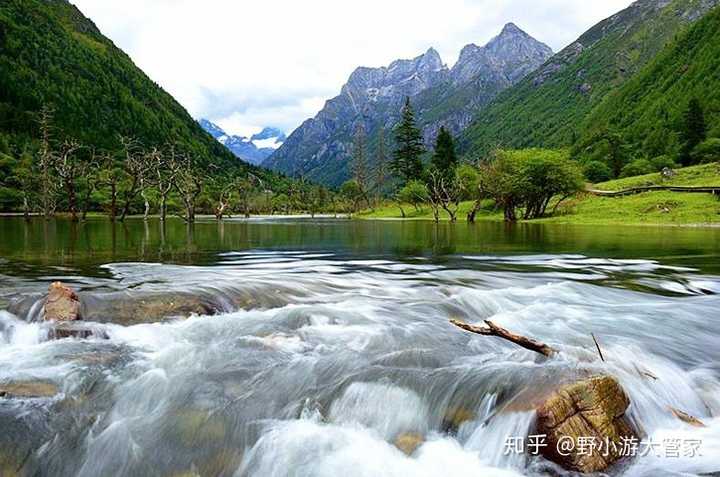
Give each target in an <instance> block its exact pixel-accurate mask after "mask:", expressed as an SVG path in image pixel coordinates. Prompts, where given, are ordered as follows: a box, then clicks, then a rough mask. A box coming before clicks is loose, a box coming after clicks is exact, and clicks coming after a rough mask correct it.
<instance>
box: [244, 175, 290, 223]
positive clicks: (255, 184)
mask: <svg viewBox="0 0 720 477" xmlns="http://www.w3.org/2000/svg"><path fill="white" fill-rule="evenodd" d="M235 184H236V187H237V191H238V194H239V197H240V208H241V210H242V213H243V215H244V216H245V218H246V219H247V218H250V199H251V198H252V194H253V192H256V191H258V190H261V189H262V188H263V181H262V180H261V179H260V178H259V177H258V176H256V175H255V174H253V173H251V172H248V174H247V177H244V178H240V179H238V180H237V181H236V182H235ZM301 193H302V191H301Z"/></svg>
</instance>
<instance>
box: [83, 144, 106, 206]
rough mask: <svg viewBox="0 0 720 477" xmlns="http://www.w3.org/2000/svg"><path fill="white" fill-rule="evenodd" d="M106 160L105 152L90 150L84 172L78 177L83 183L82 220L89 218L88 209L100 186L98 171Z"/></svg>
mask: <svg viewBox="0 0 720 477" xmlns="http://www.w3.org/2000/svg"><path fill="white" fill-rule="evenodd" d="M103 161H104V155H103V153H97V152H96V151H95V149H92V150H91V151H90V157H89V158H88V160H87V161H85V162H84V163H83V169H84V170H83V172H82V173H81V174H80V175H79V177H78V179H79V180H80V184H82V186H83V187H82V190H83V195H82V200H81V202H82V205H81V206H80V209H81V220H85V219H86V218H87V214H88V210H89V209H90V202H91V199H92V194H93V192H95V189H96V188H97V186H98V181H99V177H98V174H97V171H98V170H99V169H100V166H101V164H102V163H103Z"/></svg>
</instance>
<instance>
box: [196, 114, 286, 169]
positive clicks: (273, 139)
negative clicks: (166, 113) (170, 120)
mask: <svg viewBox="0 0 720 477" xmlns="http://www.w3.org/2000/svg"><path fill="white" fill-rule="evenodd" d="M198 122H199V123H200V126H201V127H202V128H203V129H204V130H205V131H207V132H208V133H209V134H210V135H211V136H212V137H214V138H215V139H216V140H217V141H218V142H219V143H220V144H222V145H223V146H225V147H226V148H228V149H229V150H230V151H231V152H232V153H233V154H235V156H236V157H238V158H240V159H242V160H243V161H245V162H248V163H250V164H255V165H259V164H260V163H262V162H263V161H264V160H265V159H267V158H268V157H269V156H270V155H271V154H272V153H273V152H275V150H276V149H278V148H279V147H280V146H282V144H283V142H284V141H285V139H286V136H285V133H284V132H282V131H281V130H279V129H277V128H270V127H266V128H264V129H263V130H262V131H260V132H259V133H257V134H253V135H252V137H250V138H248V137H245V136H235V135H230V134H228V133H226V132H225V131H224V130H223V129H222V128H221V127H220V126H218V125H217V124H215V123H213V122H211V121H208V120H207V119H201V120H200V121H198Z"/></svg>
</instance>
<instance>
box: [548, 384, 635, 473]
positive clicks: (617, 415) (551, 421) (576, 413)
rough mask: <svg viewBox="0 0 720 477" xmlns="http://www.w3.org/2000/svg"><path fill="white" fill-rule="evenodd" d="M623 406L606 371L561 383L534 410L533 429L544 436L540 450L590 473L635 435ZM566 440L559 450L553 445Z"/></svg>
mask: <svg viewBox="0 0 720 477" xmlns="http://www.w3.org/2000/svg"><path fill="white" fill-rule="evenodd" d="M629 405H630V399H629V398H628V396H627V395H626V394H625V392H624V391H623V389H622V387H621V386H620V384H619V383H618V382H617V380H616V379H615V378H613V377H611V376H595V377H592V378H589V379H586V380H583V381H579V382H576V383H573V384H569V385H567V386H563V387H562V388H560V389H559V390H557V391H556V392H554V393H553V394H552V395H551V396H550V397H549V398H548V399H547V400H546V401H545V402H544V403H543V404H542V405H541V406H540V407H539V408H538V409H537V421H536V422H537V424H536V426H537V428H536V431H537V434H538V435H546V436H547V441H546V442H547V446H545V447H542V448H541V450H542V452H543V455H544V456H545V457H546V458H547V459H550V460H551V461H553V462H556V463H557V464H559V465H561V466H562V467H563V468H565V469H568V470H575V471H578V472H584V473H590V472H599V471H602V470H604V469H606V468H608V467H609V466H610V465H612V464H613V463H615V462H616V461H618V460H619V459H620V458H621V457H622V448H623V441H624V440H625V439H630V438H637V433H636V432H635V430H634V429H633V428H632V426H631V425H630V424H629V423H628V421H627V419H626V418H625V411H626V410H627V408H628V406H629ZM570 441H572V445H568V447H567V448H566V449H565V450H563V449H562V448H561V449H559V448H558V447H559V446H558V443H563V442H564V443H566V444H569V442H570ZM590 442H592V443H593V444H589V443H590Z"/></svg>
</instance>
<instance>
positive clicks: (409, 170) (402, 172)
mask: <svg viewBox="0 0 720 477" xmlns="http://www.w3.org/2000/svg"><path fill="white" fill-rule="evenodd" d="M395 142H396V144H397V145H396V149H395V151H394V152H393V159H392V161H391V163H390V167H391V169H392V171H393V172H394V173H395V174H396V175H397V176H398V177H399V178H400V180H401V183H402V184H403V185H404V184H407V183H408V182H409V181H411V180H414V179H418V178H420V176H421V175H422V170H423V165H422V161H421V160H420V156H422V154H423V153H425V147H424V146H423V139H422V134H420V129H418V127H417V126H416V125H415V113H414V112H413V109H412V105H411V104H410V98H409V97H408V98H405V106H404V107H403V109H402V117H401V119H400V124H399V125H398V126H397V129H396V130H395Z"/></svg>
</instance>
